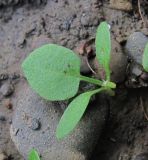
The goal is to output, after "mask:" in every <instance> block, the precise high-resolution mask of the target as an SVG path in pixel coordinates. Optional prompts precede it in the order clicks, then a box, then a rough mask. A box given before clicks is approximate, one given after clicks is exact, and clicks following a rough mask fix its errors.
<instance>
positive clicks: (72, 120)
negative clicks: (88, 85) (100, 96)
mask: <svg viewBox="0 0 148 160" xmlns="http://www.w3.org/2000/svg"><path fill="white" fill-rule="evenodd" d="M100 91H102V89H96V90H93V91H89V92H85V93H83V94H80V95H79V96H78V97H76V98H75V99H74V100H73V101H72V102H71V103H70V104H69V106H68V107H67V109H66V110H65V112H64V114H63V116H62V118H61V120H60V122H59V124H58V127H57V130H56V136H57V138H58V139H61V138H64V137H65V136H66V135H68V134H69V133H70V132H71V131H72V130H73V129H74V127H75V126H76V125H77V123H78V122H79V121H80V119H81V117H82V116H83V114H84V112H85V110H86V108H87V105H88V103H89V100H90V98H91V96H92V95H93V94H96V93H98V92H100Z"/></svg>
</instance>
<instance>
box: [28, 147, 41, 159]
mask: <svg viewBox="0 0 148 160" xmlns="http://www.w3.org/2000/svg"><path fill="white" fill-rule="evenodd" d="M28 160H40V157H39V154H38V152H37V151H36V150H35V149H32V150H31V151H30V153H29V156H28Z"/></svg>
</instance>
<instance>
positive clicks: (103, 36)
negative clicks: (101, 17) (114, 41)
mask: <svg viewBox="0 0 148 160" xmlns="http://www.w3.org/2000/svg"><path fill="white" fill-rule="evenodd" d="M95 45H96V56H97V60H98V62H99V64H100V66H101V67H103V68H104V70H105V73H106V80H108V81H110V52H111V40H110V31H109V26H108V24H107V23H106V22H102V23H101V24H100V25H99V27H98V29H97V34H96V41H95Z"/></svg>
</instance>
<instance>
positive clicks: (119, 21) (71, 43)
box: [0, 0, 148, 160]
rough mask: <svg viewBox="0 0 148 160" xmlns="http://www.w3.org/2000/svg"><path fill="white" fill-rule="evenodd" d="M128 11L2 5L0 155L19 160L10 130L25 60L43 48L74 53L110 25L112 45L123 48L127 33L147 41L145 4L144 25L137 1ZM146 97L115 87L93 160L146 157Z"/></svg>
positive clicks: (55, 1)
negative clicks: (58, 47)
mask: <svg viewBox="0 0 148 160" xmlns="http://www.w3.org/2000/svg"><path fill="white" fill-rule="evenodd" d="M132 5H133V9H132V10H131V11H130V12H126V11H123V10H120V9H118V10H116V9H113V8H112V7H110V4H109V1H107V0H102V1H101V0H100V1H99V0H91V1H90V0H85V1H83V0H73V1H72V0H62V1H59V0H47V1H45V0H36V1H23V0H14V1H3V0H0V155H2V154H3V155H6V156H7V159H9V160H11V159H14V160H23V158H22V157H21V156H20V155H19V153H18V151H17V150H16V148H15V146H14V144H13V142H12V140H11V138H10V134H9V129H10V124H11V123H12V120H11V119H12V115H13V114H14V111H15V109H16V106H15V99H16V97H17V92H18V91H20V90H22V89H23V88H22V86H23V84H24V81H25V80H24V77H23V74H22V70H21V63H22V61H23V60H24V58H25V57H26V56H27V55H28V54H29V53H30V52H31V51H32V50H33V49H34V48H35V47H36V46H38V45H40V44H44V43H47V42H55V43H56V44H60V45H63V46H66V47H68V48H70V49H75V48H76V47H77V46H78V44H80V43H81V42H82V41H87V40H89V39H91V38H92V37H95V33H96V28H97V26H98V24H99V23H100V22H101V21H103V20H107V22H108V23H109V24H110V25H111V32H112V34H113V35H114V38H115V40H116V41H117V42H119V43H120V44H121V45H122V47H123V48H124V44H125V42H126V40H127V38H128V37H129V35H130V34H131V33H133V32H135V31H141V32H143V33H144V34H145V35H148V30H147V28H146V22H147V16H146V14H147V12H148V10H147V7H146V6H147V1H143V3H142V4H141V10H142V13H143V16H144V20H145V23H143V21H142V20H141V17H140V14H139V11H138V7H137V1H133V2H132ZM147 96H148V94H147V88H140V89H128V88H126V87H125V85H124V82H122V84H119V85H118V89H117V91H116V96H115V97H111V98H110V115H109V117H108V121H107V122H106V126H105V129H104V130H103V133H102V136H101V138H100V140H99V141H98V145H97V147H96V149H95V150H94V153H93V155H92V160H98V159H101V160H133V159H134V158H135V156H136V155H137V154H139V153H141V152H147V151H148V134H147V131H148V121H147V120H146V118H145V112H144V111H143V108H145V110H146V111H147V110H148V109H147V108H146V107H147V106H148V98H147ZM142 102H143V103H142ZM0 157H2V156H0ZM3 157H4V156H3ZM0 160H1V159H0ZM2 160H3V159H2Z"/></svg>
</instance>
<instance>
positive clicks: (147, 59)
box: [142, 43, 148, 72]
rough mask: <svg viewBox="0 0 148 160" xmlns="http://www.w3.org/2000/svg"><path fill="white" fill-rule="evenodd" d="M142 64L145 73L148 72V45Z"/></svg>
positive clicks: (147, 45)
mask: <svg viewBox="0 0 148 160" xmlns="http://www.w3.org/2000/svg"><path fill="white" fill-rule="evenodd" d="M142 64H143V68H144V69H145V71H146V72H148V43H147V44H146V46H145V49H144V53H143V60H142Z"/></svg>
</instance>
